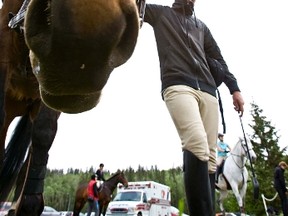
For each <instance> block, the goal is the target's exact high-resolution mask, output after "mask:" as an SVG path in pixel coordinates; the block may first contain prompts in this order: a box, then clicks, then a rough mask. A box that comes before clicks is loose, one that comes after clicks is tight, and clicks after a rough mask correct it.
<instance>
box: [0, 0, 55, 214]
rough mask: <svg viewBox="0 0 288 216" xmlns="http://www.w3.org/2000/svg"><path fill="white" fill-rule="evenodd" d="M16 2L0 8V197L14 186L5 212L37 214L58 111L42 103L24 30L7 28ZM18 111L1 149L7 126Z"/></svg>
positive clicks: (20, 2) (4, 196) (19, 4)
mask: <svg viewBox="0 0 288 216" xmlns="http://www.w3.org/2000/svg"><path fill="white" fill-rule="evenodd" d="M21 5H22V1H14V0H5V1H4V2H3V5H2V8H1V9H0V201H1V202H2V201H6V200H7V197H8V196H9V195H10V193H11V191H12V189H13V188H14V187H16V189H15V193H14V197H13V205H12V209H11V210H10V213H9V215H23V216H25V215H27V216H28V215H29V216H34V215H35V216H39V215H40V214H41V212H42V210H43V207H44V201H43V190H44V178H45V173H46V165H47V161H48V151H49V149H50V147H51V145H52V143H53V140H54V138H55V135H56V132H57V120H58V117H59V115H60V113H59V112H56V111H54V110H51V109H50V108H47V107H46V106H45V105H44V104H43V103H42V101H41V98H40V93H39V85H38V82H37V79H36V77H35V76H34V74H33V73H32V68H31V65H30V60H29V49H28V47H27V46H26V43H25V40H24V35H23V33H22V34H21V33H19V32H16V31H14V30H11V29H9V27H8V22H9V13H10V12H11V13H17V11H18V10H19V8H20V7H21ZM18 116H19V117H20V119H19V121H18V123H17V126H16V127H15V129H14V133H13V134H12V137H11V139H10V141H9V143H8V141H7V143H8V144H7V147H6V148H5V142H6V138H7V130H8V127H9V126H10V124H11V122H12V121H13V119H15V118H16V117H18ZM28 149H30V151H29V152H28ZM27 153H28V154H27ZM24 161H25V163H24ZM23 163H24V164H23Z"/></svg>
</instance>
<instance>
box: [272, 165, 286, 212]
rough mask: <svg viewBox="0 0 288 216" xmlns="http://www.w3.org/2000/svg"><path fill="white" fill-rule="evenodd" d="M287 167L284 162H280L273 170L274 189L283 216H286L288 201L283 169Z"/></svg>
mask: <svg viewBox="0 0 288 216" xmlns="http://www.w3.org/2000/svg"><path fill="white" fill-rule="evenodd" d="M287 167H288V165H287V164H286V162H284V161H281V162H280V163H279V164H278V166H276V168H275V170H274V188H275V190H276V191H277V193H278V195H279V197H280V200H281V206H282V211H283V215H284V216H288V201H287V193H288V192H287V188H286V182H285V177H284V172H285V169H287Z"/></svg>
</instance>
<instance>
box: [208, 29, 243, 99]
mask: <svg viewBox="0 0 288 216" xmlns="http://www.w3.org/2000/svg"><path fill="white" fill-rule="evenodd" d="M204 40H205V41H204V49H205V54H206V56H208V57H210V58H212V59H215V60H217V61H218V62H219V63H220V64H221V65H222V68H223V71H224V76H223V82H224V83H225V85H226V86H227V87H228V89H229V91H230V94H233V92H235V91H240V89H239V87H238V83H237V79H236V78H235V76H234V75H233V74H232V73H231V72H230V71H229V69H228V66H227V64H226V62H225V60H224V58H223V56H222V54H221V51H220V48H219V47H218V45H217V42H216V41H215V39H214V38H213V36H212V34H211V32H210V30H209V28H208V27H207V26H206V25H205V38H204Z"/></svg>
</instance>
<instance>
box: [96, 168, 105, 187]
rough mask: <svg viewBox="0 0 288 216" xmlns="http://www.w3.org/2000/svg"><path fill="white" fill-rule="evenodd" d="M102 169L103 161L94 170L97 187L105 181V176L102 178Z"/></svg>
mask: <svg viewBox="0 0 288 216" xmlns="http://www.w3.org/2000/svg"><path fill="white" fill-rule="evenodd" d="M103 169H104V164H103V163H100V165H99V168H98V169H97V171H96V176H97V187H98V189H99V188H100V187H101V185H102V184H103V182H104V181H106V180H105V178H104V172H103Z"/></svg>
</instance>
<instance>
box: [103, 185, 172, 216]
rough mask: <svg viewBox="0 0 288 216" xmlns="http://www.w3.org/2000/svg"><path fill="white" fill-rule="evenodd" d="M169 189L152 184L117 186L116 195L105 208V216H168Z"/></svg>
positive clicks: (169, 204) (169, 213)
mask: <svg viewBox="0 0 288 216" xmlns="http://www.w3.org/2000/svg"><path fill="white" fill-rule="evenodd" d="M170 207H171V194H170V187H169V186H166V185H163V184H160V183H157V182H154V181H139V182H129V184H128V187H127V188H124V186H123V185H118V187H117V194H116V196H115V198H114V199H113V201H111V202H110V203H109V205H108V207H107V211H106V215H107V216H170V215H171V212H170V211H171V209H170Z"/></svg>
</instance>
